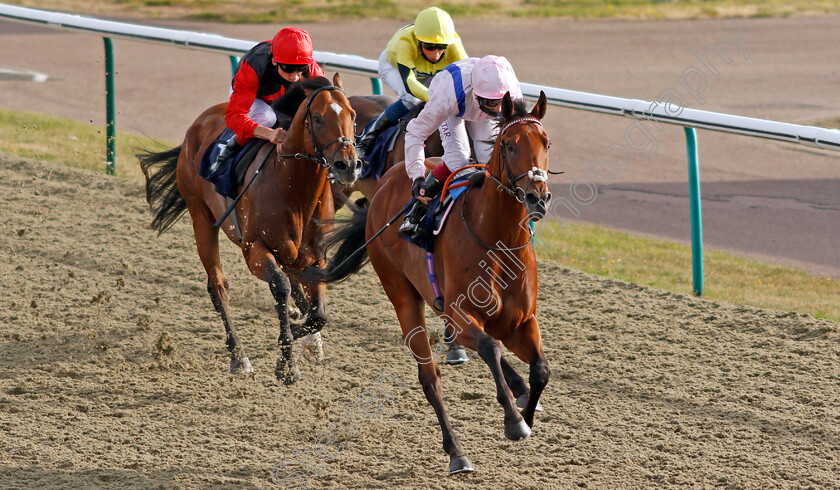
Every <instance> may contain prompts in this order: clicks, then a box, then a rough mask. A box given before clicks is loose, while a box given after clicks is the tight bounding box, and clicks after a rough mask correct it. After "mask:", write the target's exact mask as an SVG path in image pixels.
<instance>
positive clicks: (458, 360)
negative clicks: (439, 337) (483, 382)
mask: <svg viewBox="0 0 840 490" xmlns="http://www.w3.org/2000/svg"><path fill="white" fill-rule="evenodd" d="M469 360H470V358H469V357H467V351H466V350H464V348H463V347H461V346H460V345H455V344H453V345H452V346H450V347H449V350H447V351H446V363H447V364H453V365H454V364H463V363H465V362H467V361H469Z"/></svg>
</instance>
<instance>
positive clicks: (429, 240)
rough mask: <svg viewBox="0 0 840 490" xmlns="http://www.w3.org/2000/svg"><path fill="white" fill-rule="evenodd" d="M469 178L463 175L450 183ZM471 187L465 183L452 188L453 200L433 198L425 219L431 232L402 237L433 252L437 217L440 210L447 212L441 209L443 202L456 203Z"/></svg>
mask: <svg viewBox="0 0 840 490" xmlns="http://www.w3.org/2000/svg"><path fill="white" fill-rule="evenodd" d="M468 179H469V177H461V178H458V179H453V180H452V182H450V184H449V185H454V184H457V183H460V182H464V181H466V180H468ZM469 187H470V186H469V185H465V186H463V187H458V188H457V189H452V190H450V191H449V195H450V196H451V197H452V199H451V200H449V199H446V200H445V201H444V202H443V203H441V202H440V197H439V196H438V197H436V198H434V199H432V200H431V201H430V202H429V204H428V205H427V206H426V217H425V218H424V219H423V225H424V226H425V227H426V229H427V230H429V233H428V234H427V235H423V236H419V237H417V238H408V237H405V236H402V235H400V237H402V239H403V240H407V241H409V242H411V243H413V244H415V245H417V246H418V247H422V248H423V249H424V250H426V252H429V253H433V252H434V242H435V234H434V231H435V221H436V217H437V215H438V214H439V212H440V213H442V212H445V210H444V209H441V204H446V205H449V204H451V203H454V202H455V201H456V200H458V198H459V197H461V194H463V193H464V191H465V190H467V189H468V188H469ZM447 218H448V216H447ZM443 225H444V223H443V222H441V223H440V228H443Z"/></svg>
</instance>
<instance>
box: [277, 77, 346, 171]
mask: <svg viewBox="0 0 840 490" xmlns="http://www.w3.org/2000/svg"><path fill="white" fill-rule="evenodd" d="M325 90H338V91H339V92H341V93H344V90H342V89H341V88H339V87H336V86H334V85H327V86H324V87H318V88H317V89H315V90H314V91H313V92H312V93H311V94H309V97H307V99H306V113H305V114H304V116H303V117H304V120H303V122H304V126H306V132H307V134H309V141H310V142H311V144H312V149H313V150H314V151H315V154H316V155H317V156H312V155H309V154H307V153H291V154H288V155H277V156H278V157H279V158H297V159H301V160H309V161H310V162H312V163H315V164H317V165H320V166H321V167H323V168H324V169H326V171H327V172H328V173H329V174H330V179H332V172H333V165H334V162H335V156H336V155H337V154H338V152H339V151H341V149H342V148H346V147H348V146H350V147H352V146H353V140H352V139H350V138H348V137H347V136H344V135H342V136H339V137H338V138H336V139H334V140H332V141H330V142H329V143H327V144H326V145H323V146H322V145H319V144H318V140H317V138H316V137H315V133H314V132H313V131H312V125H313V124H315V122H314V120H313V116H312V108H311V106H312V101H313V100H315V97H316V96H317V95H318V94H319V93H321V92H323V91H325ZM354 132H355V131H354ZM336 143H338V146H336V148H335V151H334V152H333V154H332V159H331V160H329V161H328V160H327V159H326V158H325V157H324V150H326V149H327V148H329V147H330V146H332V145H334V144H336ZM330 162H333V163H330Z"/></svg>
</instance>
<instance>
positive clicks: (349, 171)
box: [332, 159, 362, 185]
mask: <svg viewBox="0 0 840 490" xmlns="http://www.w3.org/2000/svg"><path fill="white" fill-rule="evenodd" d="M361 169H362V162H361V160H359V159H352V160H335V161H334V162H333V164H332V174H333V176H334V177H335V179H336V180H338V182H339V183H341V184H343V185H353V183H354V182H356V179H357V178H358V177H359V174H360V173H361Z"/></svg>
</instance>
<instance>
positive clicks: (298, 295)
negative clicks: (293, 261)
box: [289, 278, 309, 320]
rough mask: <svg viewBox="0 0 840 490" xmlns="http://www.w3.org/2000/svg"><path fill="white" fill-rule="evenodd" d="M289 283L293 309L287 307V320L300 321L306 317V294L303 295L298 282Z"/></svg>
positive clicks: (307, 305)
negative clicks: (290, 284)
mask: <svg viewBox="0 0 840 490" xmlns="http://www.w3.org/2000/svg"><path fill="white" fill-rule="evenodd" d="M290 280H291V278H290ZM291 282H292V299H293V300H294V308H292V307H291V306H289V318H292V319H294V320H300V319H301V318H303V317H304V316H305V315H306V311H307V310H309V301H307V300H306V293H304V291H303V286H301V284H300V282H298V281H294V280H292V281H291Z"/></svg>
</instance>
